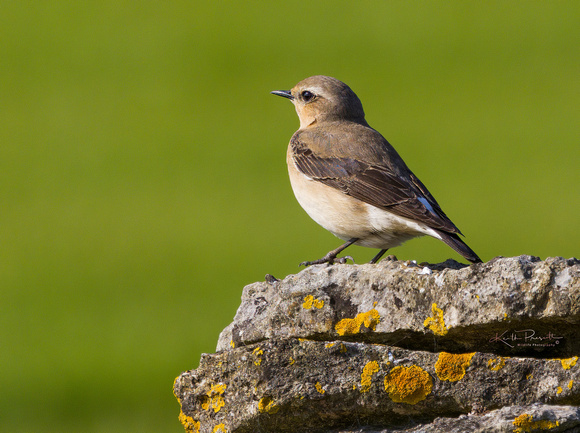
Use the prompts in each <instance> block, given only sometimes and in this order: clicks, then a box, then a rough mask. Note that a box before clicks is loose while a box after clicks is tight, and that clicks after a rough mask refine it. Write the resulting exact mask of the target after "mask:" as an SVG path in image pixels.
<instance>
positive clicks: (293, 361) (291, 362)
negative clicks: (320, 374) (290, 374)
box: [290, 357, 296, 365]
mask: <svg viewBox="0 0 580 433" xmlns="http://www.w3.org/2000/svg"><path fill="white" fill-rule="evenodd" d="M295 362H296V360H295V359H294V358H292V357H290V365H294V363H295Z"/></svg>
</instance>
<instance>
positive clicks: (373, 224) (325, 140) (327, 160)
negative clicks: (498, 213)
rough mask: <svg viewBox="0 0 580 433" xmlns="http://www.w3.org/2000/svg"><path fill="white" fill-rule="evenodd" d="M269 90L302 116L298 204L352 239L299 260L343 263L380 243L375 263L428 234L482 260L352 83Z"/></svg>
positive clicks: (296, 160) (295, 145)
mask: <svg viewBox="0 0 580 433" xmlns="http://www.w3.org/2000/svg"><path fill="white" fill-rule="evenodd" d="M271 93H273V94H275V95H278V96H283V97H284V98H288V99H290V100H291V101H292V103H293V104H294V106H295V107H296V112H297V113H298V117H299V118H300V129H298V131H296V132H295V133H294V135H293V136H292V138H291V140H290V144H289V146H288V153H287V157H286V161H287V163H288V172H289V174H290V183H291V184H292V189H293V190H294V194H295V195H296V198H297V199H298V202H299V203H300V205H301V206H302V207H303V208H304V210H305V211H306V212H307V213H308V215H310V217H311V218H312V219H313V220H314V221H316V222H317V223H318V224H320V225H321V226H322V227H324V228H325V229H326V230H328V231H330V232H331V233H332V234H333V235H335V236H337V237H338V238H340V239H342V240H345V241H347V242H346V243H345V244H343V245H341V246H340V247H338V248H336V249H335V250H332V251H330V252H329V253H328V254H326V255H325V256H324V257H322V258H321V259H319V260H314V261H311V262H303V263H301V265H305V266H308V265H315V264H320V263H330V264H332V263H334V262H335V261H336V262H339V263H345V262H346V258H345V257H342V258H340V259H337V255H338V254H339V253H340V252H341V251H343V250H344V249H345V248H347V247H348V246H350V245H353V244H355V245H361V246H363V247H369V248H379V249H380V252H379V253H378V254H377V255H376V256H375V257H374V258H373V259H372V260H371V263H376V262H377V261H378V260H379V259H380V258H381V257H382V256H383V254H385V252H386V251H387V249H389V248H393V247H396V246H399V245H401V244H402V243H403V242H405V241H407V240H409V239H412V238H414V237H417V236H424V235H429V236H432V237H434V238H436V239H440V240H442V241H443V242H445V243H446V244H447V245H449V246H450V247H451V248H453V249H454V250H455V251H457V252H458V253H459V254H461V255H462V256H463V257H465V258H466V259H467V260H469V261H470V262H473V263H477V262H481V259H480V258H479V257H478V256H477V254H475V252H474V251H473V250H472V249H471V248H469V247H468V246H467V244H466V243H465V242H463V241H462V240H461V239H460V238H459V236H458V235H459V234H461V232H460V231H459V229H458V228H457V227H456V226H455V224H453V223H452V222H451V220H450V219H449V218H448V217H447V215H445V213H444V212H443V211H442V210H441V208H440V207H439V204H438V203H437V201H435V199H434V198H433V196H432V195H431V193H430V192H429V191H428V190H427V188H426V187H425V185H423V183H422V182H421V181H420V180H419V179H418V178H417V177H416V176H415V175H414V174H413V172H412V171H411V170H409V168H408V167H407V165H406V164H405V162H404V161H403V160H402V159H401V157H400V156H399V154H398V153H397V151H396V150H395V149H394V148H393V146H391V145H390V144H389V142H388V141H387V140H385V139H384V138H383V136H382V135H381V134H379V133H378V132H377V131H375V130H374V129H373V128H371V127H370V126H369V124H368V123H367V122H366V120H365V113H364V111H363V107H362V104H361V102H360V99H359V98H358V97H357V96H356V95H355V93H354V92H353V91H352V90H351V89H350V87H348V86H347V85H346V84H344V83H343V82H341V81H339V80H337V79H336V78H332V77H326V76H323V75H317V76H314V77H310V78H306V79H305V80H302V81H301V82H299V83H298V84H296V86H294V88H293V89H292V90H275V91H273V92H271Z"/></svg>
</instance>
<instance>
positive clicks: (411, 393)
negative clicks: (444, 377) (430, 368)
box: [385, 365, 433, 404]
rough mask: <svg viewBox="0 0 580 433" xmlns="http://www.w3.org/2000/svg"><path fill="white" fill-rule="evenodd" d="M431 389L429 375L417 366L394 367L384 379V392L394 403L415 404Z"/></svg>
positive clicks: (423, 398)
mask: <svg viewBox="0 0 580 433" xmlns="http://www.w3.org/2000/svg"><path fill="white" fill-rule="evenodd" d="M432 389H433V380H432V379H431V376H429V373H427V372H426V371H425V370H423V369H422V368H421V367H419V366H417V365H412V366H410V367H402V366H399V367H395V368H393V369H392V370H391V371H389V374H387V376H386V377H385V391H387V393H388V394H389V397H390V398H391V400H393V401H394V402H395V403H407V404H417V403H419V402H420V401H422V400H425V399H426V398H427V396H428V395H429V394H431V391H432Z"/></svg>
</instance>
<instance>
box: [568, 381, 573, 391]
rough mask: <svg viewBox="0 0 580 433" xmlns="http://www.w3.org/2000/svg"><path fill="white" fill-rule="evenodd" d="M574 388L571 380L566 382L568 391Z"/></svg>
mask: <svg viewBox="0 0 580 433" xmlns="http://www.w3.org/2000/svg"><path fill="white" fill-rule="evenodd" d="M573 386H574V381H573V380H571V381H570V382H568V389H572V387H573Z"/></svg>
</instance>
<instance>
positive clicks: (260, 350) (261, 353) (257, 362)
mask: <svg viewBox="0 0 580 433" xmlns="http://www.w3.org/2000/svg"><path fill="white" fill-rule="evenodd" d="M263 354H264V351H263V350H262V349H260V348H259V347H256V348H255V349H254V350H253V351H252V355H256V360H255V361H254V364H255V365H260V364H261V363H262V358H260V355H263Z"/></svg>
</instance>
